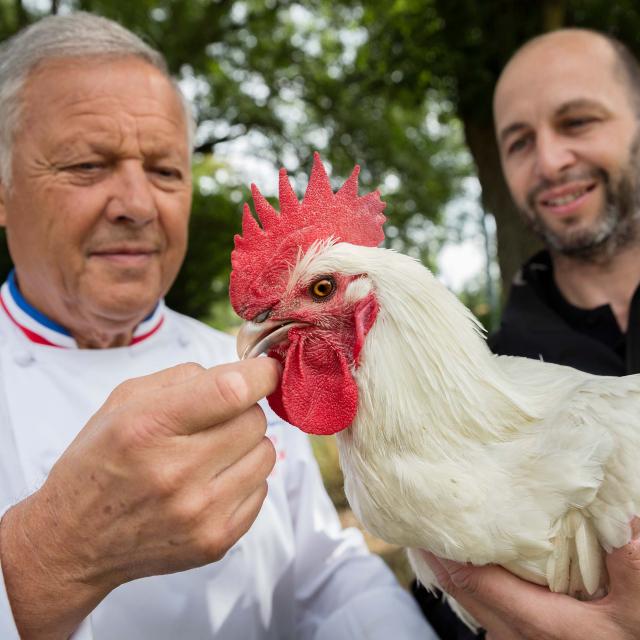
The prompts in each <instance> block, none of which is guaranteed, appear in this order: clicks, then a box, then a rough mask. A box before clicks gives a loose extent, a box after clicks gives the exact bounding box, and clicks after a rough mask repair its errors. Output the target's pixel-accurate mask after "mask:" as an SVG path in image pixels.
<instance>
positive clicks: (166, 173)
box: [151, 167, 182, 180]
mask: <svg viewBox="0 0 640 640" xmlns="http://www.w3.org/2000/svg"><path fill="white" fill-rule="evenodd" d="M151 170H152V171H153V173H155V174H156V175H157V176H160V177H161V178H169V179H173V180H180V178H182V172H181V171H179V170H178V169H174V168H172V167H153V168H152V169H151Z"/></svg>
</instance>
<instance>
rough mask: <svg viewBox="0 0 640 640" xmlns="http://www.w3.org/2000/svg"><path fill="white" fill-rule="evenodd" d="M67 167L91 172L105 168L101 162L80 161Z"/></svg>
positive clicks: (69, 169) (72, 169)
mask: <svg viewBox="0 0 640 640" xmlns="http://www.w3.org/2000/svg"><path fill="white" fill-rule="evenodd" d="M65 168H66V169H67V170H68V171H79V172H82V171H84V172H90V171H97V170H99V169H102V168H104V164H103V163H101V162H78V163H76V164H73V165H70V166H68V167H65Z"/></svg>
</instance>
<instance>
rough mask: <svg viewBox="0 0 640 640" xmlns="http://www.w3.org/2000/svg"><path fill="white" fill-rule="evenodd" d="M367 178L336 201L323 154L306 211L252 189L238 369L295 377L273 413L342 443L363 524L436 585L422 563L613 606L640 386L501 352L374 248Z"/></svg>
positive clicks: (639, 455) (238, 268) (632, 498)
mask: <svg viewBox="0 0 640 640" xmlns="http://www.w3.org/2000/svg"><path fill="white" fill-rule="evenodd" d="M357 175H358V167H356V169H355V170H354V172H353V174H352V175H351V177H350V178H349V180H348V181H347V182H346V183H345V184H344V186H343V187H342V188H341V189H340V191H338V193H336V194H334V193H333V192H332V189H331V186H330V183H329V180H328V178H327V176H326V173H325V171H324V168H323V166H322V163H321V162H320V160H319V157H318V156H317V154H316V157H315V160H314V167H313V170H312V174H311V178H310V181H309V186H308V188H307V192H306V194H305V197H304V199H303V201H302V202H298V200H297V199H296V197H295V194H294V193H293V191H292V189H291V186H290V185H289V182H288V178H287V175H286V173H285V172H284V171H282V172H281V174H280V208H281V213H280V214H278V213H277V212H276V211H275V210H274V209H273V208H272V207H271V206H270V205H269V203H268V202H267V201H266V200H265V199H264V198H263V197H262V196H261V195H260V192H259V191H258V190H257V189H256V188H255V187H253V196H254V201H255V203H256V210H257V213H258V215H259V219H260V222H261V224H262V228H260V227H259V226H258V224H257V223H256V221H255V219H254V218H253V217H252V215H251V212H250V211H249V209H248V207H246V206H245V214H244V219H243V235H242V237H240V236H237V237H236V248H235V250H234V253H233V256H232V263H233V273H232V276H231V291H230V293H231V301H232V304H233V306H234V308H235V309H236V311H237V312H238V313H239V315H240V316H242V317H243V318H244V319H245V320H246V321H247V322H246V323H245V324H244V325H243V328H242V330H241V332H240V335H239V337H238V344H239V351H240V352H241V355H243V356H255V355H258V354H259V353H262V352H265V351H268V353H269V355H270V356H272V357H275V358H277V359H278V360H280V361H281V362H282V364H283V375H282V381H281V386H280V388H279V389H278V390H277V391H276V392H275V393H274V394H273V395H272V396H270V398H269V402H270V404H271V406H272V408H273V409H274V410H275V411H276V412H277V413H278V414H279V415H280V416H281V417H282V418H283V419H285V420H287V421H289V422H291V423H292V424H294V425H296V426H298V427H300V428H301V429H303V430H304V431H307V432H309V433H320V434H329V433H334V432H336V433H337V441H338V447H339V452H340V463H341V467H342V470H343V472H344V477H345V491H346V495H347V498H348V500H349V503H350V505H351V507H352V509H353V511H354V512H355V514H356V516H357V517H358V518H359V519H360V521H361V522H362V523H363V524H364V525H365V526H366V528H367V529H369V530H370V531H371V532H372V533H373V534H374V535H376V536H378V537H380V538H382V539H384V540H387V541H389V542H392V543H395V544H399V545H403V546H405V547H407V548H408V550H409V551H408V553H409V559H410V561H411V564H412V566H413V568H414V570H415V572H416V575H417V577H418V579H419V580H420V581H421V582H422V583H423V584H424V585H425V586H427V587H433V586H436V583H435V578H434V576H433V574H432V572H431V571H430V569H429V567H428V566H427V565H426V563H425V562H424V560H423V559H422V556H421V554H420V553H419V551H418V550H419V549H427V550H429V551H431V552H433V553H434V554H436V555H437V556H441V557H444V558H450V559H453V560H457V561H460V562H471V563H473V564H476V565H482V564H486V563H496V564H499V565H502V566H503V567H505V568H507V569H508V570H510V571H512V572H513V573H515V574H517V575H518V576H521V577H523V578H525V579H527V580H530V581H532V582H535V583H537V584H542V585H548V586H549V587H550V588H551V589H552V590H553V591H557V592H561V593H569V594H571V595H574V596H577V597H582V598H588V597H594V596H596V595H598V594H601V593H602V590H603V589H606V586H607V575H606V570H605V566H604V563H603V550H604V551H610V550H611V549H613V548H617V547H620V546H622V545H624V544H626V543H627V542H628V541H629V540H630V538H631V530H630V524H629V523H630V520H631V519H632V517H633V516H636V515H638V514H640V428H638V426H637V423H638V410H639V409H640V376H629V377H626V378H608V377H598V376H593V375H589V374H586V373H582V372H580V371H577V370H574V369H571V368H568V367H563V366H559V365H554V364H548V363H544V362H539V361H535V360H528V359H524V358H514V357H505V356H495V355H493V354H492V353H491V352H490V351H489V349H488V347H487V345H486V343H485V340H484V338H483V335H482V330H481V327H480V326H479V324H478V322H477V321H476V320H475V318H474V317H473V316H472V314H471V313H470V312H469V311H468V310H467V309H466V308H465V307H464V305H462V304H461V303H460V302H459V301H458V299H457V298H456V297H455V296H454V295H453V294H451V293H450V292H449V291H448V290H447V289H446V288H445V287H444V286H442V284H440V283H439V282H438V281H437V280H436V279H435V278H434V277H433V275H432V274H431V273H430V272H429V271H428V270H427V269H426V268H425V267H424V266H422V265H421V264H420V263H419V262H418V261H416V260H414V259H412V258H409V257H407V256H405V255H401V254H398V253H395V252H393V251H390V250H386V249H382V248H378V247H377V246H376V245H378V244H379V242H380V241H381V240H382V237H383V236H382V231H381V227H382V223H383V221H384V216H383V215H382V209H383V208H384V204H383V203H382V202H381V201H380V199H379V196H378V193H377V192H374V193H371V194H368V195H366V196H363V197H358V194H357V188H358V187H357ZM462 615H463V617H466V621H467V622H468V623H470V624H472V623H473V621H472V620H471V619H470V618H469V617H468V616H464V612H462Z"/></svg>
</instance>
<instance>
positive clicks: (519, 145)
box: [507, 136, 529, 154]
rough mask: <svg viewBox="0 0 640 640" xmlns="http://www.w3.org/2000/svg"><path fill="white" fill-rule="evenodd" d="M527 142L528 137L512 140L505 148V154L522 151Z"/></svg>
mask: <svg viewBox="0 0 640 640" xmlns="http://www.w3.org/2000/svg"><path fill="white" fill-rule="evenodd" d="M528 141H529V138H528V136H527V137H522V138H517V139H516V140H514V141H513V142H511V143H510V144H509V146H508V147H507V153H510V154H511V153H518V151H522V150H523V149H524V148H525V147H526V146H527V142H528Z"/></svg>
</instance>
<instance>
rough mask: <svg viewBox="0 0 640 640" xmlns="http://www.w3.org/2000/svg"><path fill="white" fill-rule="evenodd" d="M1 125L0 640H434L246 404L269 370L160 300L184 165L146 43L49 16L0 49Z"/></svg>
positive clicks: (294, 446)
mask: <svg viewBox="0 0 640 640" xmlns="http://www.w3.org/2000/svg"><path fill="white" fill-rule="evenodd" d="M0 127H1V129H0V141H1V144H0V171H1V184H0V222H1V223H2V224H3V225H4V226H5V227H6V230H7V238H8V242H9V248H10V251H11V255H12V257H13V260H14V263H15V271H14V272H13V273H12V274H11V276H10V277H9V280H8V281H7V282H6V283H5V284H4V286H3V287H2V290H1V291H0V306H1V309H0V369H1V375H2V378H1V387H0V502H1V503H2V504H3V505H4V508H5V509H6V508H7V506H9V505H12V504H13V506H12V507H11V508H9V509H8V510H7V511H6V512H5V513H4V517H3V518H2V522H1V526H0V558H1V563H2V577H3V580H2V581H0V637H2V638H3V640H4V639H8V638H12V637H18V635H20V636H21V637H23V638H66V637H68V636H69V635H70V634H72V633H73V634H74V637H75V638H95V639H96V640H102V639H108V638H113V639H119V640H122V639H125V638H126V639H128V638H154V639H156V640H159V639H162V638H166V639H172V640H174V639H176V638H187V639H188V638H214V637H215V638H225V639H227V638H228V639H232V638H242V639H243V640H248V639H251V638H256V639H257V638H274V639H275V638H278V639H282V638H318V639H322V638H331V639H335V638H338V639H340V638H345V639H346V638H351V639H353V640H356V639H357V640H359V639H360V638H364V637H367V638H380V639H381V640H382V639H385V640H386V639H387V638H389V637H392V635H393V636H395V637H399V638H408V637H413V638H417V637H422V638H425V637H427V638H428V637H433V636H432V634H431V632H430V630H429V629H428V627H427V626H426V625H425V623H424V622H423V621H422V619H421V616H420V615H419V613H418V612H417V609H416V608H415V607H414V605H413V603H412V601H411V599H410V598H409V596H408V595H407V594H406V593H405V592H403V591H402V590H401V589H400V588H399V587H398V585H397V584H396V583H395V581H394V579H393V577H392V575H391V574H390V573H389V572H388V570H387V569H386V568H385V567H384V565H383V564H382V563H381V561H380V560H379V559H377V558H375V557H373V556H370V555H369V554H368V553H367V551H366V549H365V547H364V545H363V542H362V539H361V537H360V536H359V534H357V533H356V532H354V531H343V530H341V528H340V525H339V522H338V519H337V516H336V513H335V511H334V510H333V507H332V506H331V504H330V502H329V500H328V498H327V495H326V493H325V492H324V489H323V487H322V484H321V480H320V477H319V474H318V470H317V467H316V465H315V463H314V461H313V458H312V455H311V452H310V448H309V443H308V441H307V440H306V439H305V438H304V437H303V436H302V435H301V434H300V432H299V431H298V430H295V429H292V428H290V427H288V426H287V425H285V424H282V423H280V422H278V420H277V419H276V418H275V417H274V416H273V415H271V414H268V415H267V418H266V420H265V415H264V413H263V411H262V410H261V409H260V408H259V407H258V406H257V405H256V402H257V401H258V400H259V399H260V398H262V397H263V396H264V395H265V394H267V393H270V392H271V391H272V390H273V389H274V388H275V386H276V384H277V381H278V375H279V371H278V368H277V364H276V363H275V362H274V361H272V360H270V359H267V358H260V359H257V360H252V361H250V362H243V363H235V364H228V365H224V364H223V363H225V362H230V361H233V360H235V354H234V345H233V341H232V340H231V339H229V338H227V337H225V336H223V335H221V334H219V333H217V332H215V331H213V330H211V329H209V328H207V327H205V326H204V325H202V324H200V323H198V322H195V321H193V320H190V319H188V318H185V317H183V316H180V315H178V314H176V313H174V312H172V311H170V310H168V309H166V308H165V307H164V305H163V303H162V296H163V295H164V294H165V292H166V291H167V289H168V288H169V286H170V285H171V283H172V281H173V279H174V278H175V276H176V273H177V271H178V269H179V267H180V264H181V262H182V259H183V257H184V253H185V246H186V240H187V222H188V217H189V208H190V202H191V178H190V149H189V131H188V130H189V116H188V114H187V111H186V109H185V104H184V102H183V100H182V98H181V96H180V94H179V91H178V89H177V87H176V85H175V84H174V83H173V82H172V81H171V79H170V78H169V77H168V75H167V71H166V68H165V65H164V62H163V60H162V58H161V56H160V55H159V54H158V53H157V52H155V51H153V50H152V49H150V48H149V47H147V46H146V45H145V44H144V43H143V42H141V41H140V40H139V39H138V38H137V37H135V36H134V35H133V34H131V33H129V32H127V31H126V30H124V29H122V28H121V27H119V26H118V25H116V24H114V23H112V22H110V21H107V20H104V19H102V18H97V17H95V16H90V15H88V14H76V15H72V16H67V17H53V18H47V19H45V20H42V21H41V22H39V23H37V24H36V25H34V26H32V27H30V28H29V29H27V30H26V31H23V32H22V33H20V34H18V35H17V36H16V37H15V38H13V39H12V40H11V41H10V42H8V43H7V44H5V46H4V47H3V49H2V51H1V52H0ZM189 361H191V362H192V363H197V364H187V365H178V363H182V362H189ZM172 365H178V366H173V367H172ZM214 365H220V366H214ZM168 367H172V368H168ZM158 371H159V372H158ZM154 372H157V373H154ZM132 377H135V379H133V380H129V381H127V382H123V381H124V380H126V379H128V378H132ZM114 389H115V390H114ZM83 425H86V426H83ZM265 434H266V435H267V436H268V437H265ZM274 448H275V450H274ZM276 458H277V463H276V464H275V467H274V462H275V460H276ZM267 478H268V480H267ZM267 487H268V492H267ZM0 506H2V505H0ZM161 574H167V575H161Z"/></svg>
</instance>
